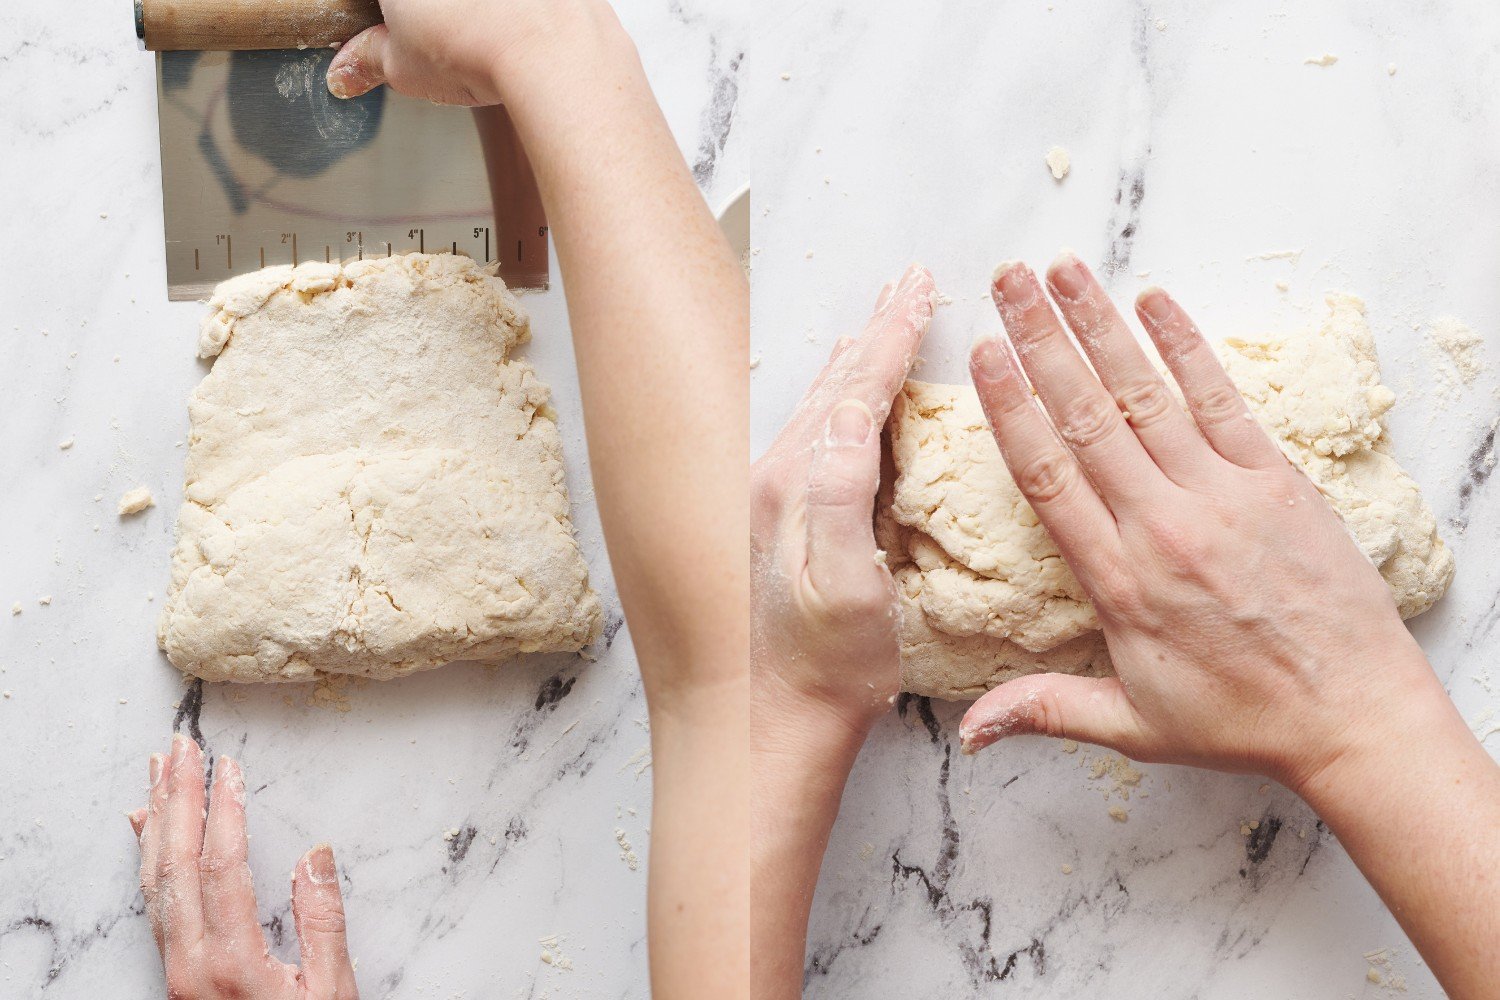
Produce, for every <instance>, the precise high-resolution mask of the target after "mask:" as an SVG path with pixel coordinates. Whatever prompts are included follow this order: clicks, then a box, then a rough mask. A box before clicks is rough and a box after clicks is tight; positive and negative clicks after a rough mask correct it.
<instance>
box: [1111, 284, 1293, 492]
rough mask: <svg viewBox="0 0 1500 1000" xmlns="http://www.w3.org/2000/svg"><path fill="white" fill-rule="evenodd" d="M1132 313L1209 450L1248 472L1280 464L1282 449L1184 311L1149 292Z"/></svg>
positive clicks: (1158, 293) (1158, 292) (1161, 295)
mask: <svg viewBox="0 0 1500 1000" xmlns="http://www.w3.org/2000/svg"><path fill="white" fill-rule="evenodd" d="M1135 309H1136V312H1137V313H1138V314H1139V315H1140V317H1141V322H1142V323H1143V324H1145V327H1146V332H1147V333H1149V334H1150V335H1151V339H1152V341H1154V342H1155V343H1156V349H1157V350H1158V351H1159V352H1160V353H1161V356H1162V360H1163V361H1165V362H1166V363H1167V368H1168V369H1169V370H1170V371H1171V372H1172V377H1173V378H1175V379H1176V380H1177V384H1178V385H1179V386H1180V387H1181V388H1182V395H1183V398H1184V399H1186V400H1187V404H1188V410H1189V411H1190V412H1191V413H1192V414H1193V419H1194V420H1195V421H1197V424H1198V428H1199V429H1200V430H1201V431H1202V432H1203V436H1204V437H1205V438H1206V439H1207V440H1208V443H1209V444H1210V445H1211V446H1213V449H1214V450H1215V451H1217V452H1218V453H1219V454H1220V455H1222V456H1224V458H1226V459H1228V460H1229V461H1231V462H1233V463H1234V464H1236V465H1240V466H1243V467H1245V468H1248V469H1266V468H1274V467H1276V466H1277V465H1280V464H1282V463H1284V462H1285V461H1286V459H1285V458H1284V457H1282V454H1281V451H1280V449H1278V448H1277V447H1276V445H1274V444H1272V443H1271V439H1270V438H1269V437H1267V436H1266V432H1265V431H1263V430H1262V429H1261V427H1260V425H1259V424H1258V423H1256V422H1255V418H1254V417H1253V416H1251V415H1250V410H1249V408H1247V407H1246V406H1245V399H1244V397H1243V396H1241V395H1240V394H1239V390H1237V389H1236V388H1235V387H1234V383H1233V382H1232V381H1230V379H1229V376H1228V375H1227V374H1225V372H1224V366H1223V365H1221V364H1220V363H1219V358H1218V356H1217V355H1216V354H1214V352H1213V348H1211V347H1210V346H1209V345H1208V341H1206V340H1204V339H1203V334H1201V333H1199V332H1198V327H1197V326H1195V325H1194V324H1193V321H1192V320H1191V319H1189V318H1188V315H1187V313H1185V312H1184V311H1183V310H1182V307H1181V306H1179V305H1178V304H1177V303H1176V302H1175V301H1173V300H1172V297H1171V296H1169V295H1168V294H1167V293H1166V292H1164V291H1162V290H1161V289H1160V288H1148V289H1146V290H1145V291H1144V292H1142V293H1141V294H1140V297H1139V298H1137V299H1136V303H1135Z"/></svg>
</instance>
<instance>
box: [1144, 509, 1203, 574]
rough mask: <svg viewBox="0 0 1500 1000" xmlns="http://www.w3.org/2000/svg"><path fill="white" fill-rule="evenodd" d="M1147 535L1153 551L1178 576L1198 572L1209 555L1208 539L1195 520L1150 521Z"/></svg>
mask: <svg viewBox="0 0 1500 1000" xmlns="http://www.w3.org/2000/svg"><path fill="white" fill-rule="evenodd" d="M1146 534H1147V538H1148V539H1149V541H1150V544H1151V550H1152V551H1153V552H1155V553H1156V554H1157V557H1158V558H1159V559H1160V560H1161V562H1162V564H1163V565H1165V566H1166V567H1167V568H1168V569H1170V570H1171V571H1172V572H1174V573H1176V574H1177V575H1179V576H1181V575H1187V574H1191V573H1194V572H1196V571H1198V570H1199V569H1201V568H1202V567H1203V566H1204V564H1205V562H1206V561H1207V558H1208V556H1209V550H1210V547H1211V546H1210V541H1209V537H1208V535H1207V533H1205V532H1204V531H1203V530H1201V526H1200V524H1199V523H1198V522H1197V521H1196V520H1193V521H1190V520H1189V519H1187V518H1171V517H1160V518H1155V519H1153V520H1151V521H1148V522H1147V524H1146Z"/></svg>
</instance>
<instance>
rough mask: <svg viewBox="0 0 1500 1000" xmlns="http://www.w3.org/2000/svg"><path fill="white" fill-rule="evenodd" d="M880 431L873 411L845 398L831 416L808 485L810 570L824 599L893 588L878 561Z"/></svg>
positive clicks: (809, 572) (814, 583) (814, 588)
mask: <svg viewBox="0 0 1500 1000" xmlns="http://www.w3.org/2000/svg"><path fill="white" fill-rule="evenodd" d="M879 485H880V429H879V427H878V426H877V425H876V423H875V416H874V414H872V413H871V412H870V408H869V407H868V406H866V405H865V404H864V403H863V402H861V401H860V400H857V399H851V400H845V401H844V402H842V403H840V404H839V405H838V406H836V407H834V409H833V412H832V413H830V414H829V415H828V422H827V426H826V428H825V432H824V436H823V442H822V444H821V446H819V447H818V448H817V450H816V451H814V453H813V460H812V469H811V472H810V473H809V475H808V485H807V572H808V579H809V581H810V582H811V584H812V588H813V590H814V591H815V592H817V593H818V594H820V595H824V596H828V595H831V594H834V593H838V592H841V591H842V592H844V593H846V594H859V593H860V590H859V588H860V585H861V584H866V585H870V584H873V585H875V586H878V587H880V589H881V592H882V594H883V593H885V592H886V591H887V589H888V588H887V585H886V583H885V581H884V578H883V577H882V575H881V573H880V570H879V568H878V567H877V566H876V563H875V527H874V520H873V512H874V509H875V491H876V489H877V488H878V487H879Z"/></svg>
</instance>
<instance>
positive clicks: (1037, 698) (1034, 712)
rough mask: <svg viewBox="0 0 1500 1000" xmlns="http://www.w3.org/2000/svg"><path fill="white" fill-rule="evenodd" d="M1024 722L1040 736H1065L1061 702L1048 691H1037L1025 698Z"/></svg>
mask: <svg viewBox="0 0 1500 1000" xmlns="http://www.w3.org/2000/svg"><path fill="white" fill-rule="evenodd" d="M1026 722H1027V725H1028V727H1029V728H1030V729H1031V731H1032V732H1033V733H1036V734H1037V735H1040V736H1066V735H1067V732H1068V727H1067V721H1066V719H1065V718H1064V715H1063V708H1062V703H1061V702H1060V701H1059V700H1058V698H1057V696H1056V695H1055V694H1053V693H1052V692H1050V691H1042V692H1038V693H1037V694H1036V695H1034V696H1033V697H1031V698H1029V699H1027V702H1026Z"/></svg>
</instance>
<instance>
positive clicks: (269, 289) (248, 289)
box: [198, 253, 531, 360]
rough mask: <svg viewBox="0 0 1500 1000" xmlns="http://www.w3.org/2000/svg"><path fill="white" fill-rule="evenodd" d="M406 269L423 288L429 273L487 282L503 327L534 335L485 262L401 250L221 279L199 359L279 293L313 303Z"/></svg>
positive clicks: (218, 348) (521, 338) (201, 334)
mask: <svg viewBox="0 0 1500 1000" xmlns="http://www.w3.org/2000/svg"><path fill="white" fill-rule="evenodd" d="M397 270H401V271H405V272H407V273H408V274H409V275H411V276H412V277H413V283H414V284H415V285H416V286H417V287H419V288H420V287H422V285H423V284H424V283H426V282H430V281H432V280H433V279H432V278H431V277H429V275H436V276H451V275H454V274H457V275H458V276H459V277H460V278H461V279H462V280H464V281H465V282H468V283H470V284H478V283H480V282H485V283H487V284H488V286H489V287H490V288H492V289H494V290H495V291H496V292H498V294H499V296H500V299H501V303H502V307H503V311H504V312H505V314H506V315H505V317H504V320H505V324H504V325H505V326H507V327H508V328H510V329H512V330H514V331H515V341H514V343H516V344H524V343H526V342H527V341H528V340H529V339H530V338H531V322H530V319H529V317H528V316H527V315H526V312H525V311H524V310H523V309H522V308H521V305H520V303H519V302H518V301H517V300H516V297H515V294H514V293H513V292H511V290H510V289H509V288H508V287H507V286H506V284H505V282H504V281H503V280H501V279H500V278H499V277H498V276H497V275H496V274H495V273H494V269H493V268H492V267H486V266H481V265H480V264H478V263H476V262H475V261H474V260H473V259H472V258H469V257H465V256H463V255H461V254H460V255H457V256H455V255H453V254H421V253H411V254H398V255H395V256H391V257H375V258H370V259H368V260H355V261H348V262H343V261H340V262H338V263H324V262H323V261H317V260H308V261H303V262H302V263H300V264H297V265H292V264H277V265H274V266H272V267H265V268H261V269H260V270H258V271H251V272H250V273H248V274H241V275H236V276H235V277H233V278H229V279H227V280H225V281H222V282H220V283H219V285H218V287H216V288H215V289H214V292H213V295H212V296H211V297H210V298H209V300H208V315H206V316H205V317H203V322H202V324H201V325H200V326H199V329H198V357H200V358H203V359H205V360H207V359H209V358H213V357H215V356H217V355H218V354H219V353H220V352H222V351H223V350H224V347H225V346H226V345H227V344H228V343H229V339H230V338H231V337H232V336H234V328H235V326H236V324H238V323H239V321H240V320H242V319H245V318H247V317H249V316H253V315H255V314H256V313H258V312H260V311H262V310H263V309H265V308H266V307H267V306H269V305H270V304H271V302H272V301H273V300H274V299H275V298H277V297H278V296H281V295H288V294H291V295H297V296H299V297H301V298H302V300H303V301H304V302H310V301H311V300H312V299H313V298H315V297H317V296H319V295H326V294H328V293H330V292H333V291H336V290H338V289H340V288H352V287H353V286H354V285H355V284H356V283H358V282H360V281H362V280H365V279H368V278H376V279H378V278H380V277H383V276H385V275H386V273H387V272H390V271H397Z"/></svg>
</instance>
